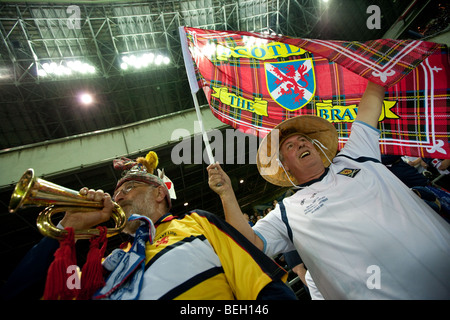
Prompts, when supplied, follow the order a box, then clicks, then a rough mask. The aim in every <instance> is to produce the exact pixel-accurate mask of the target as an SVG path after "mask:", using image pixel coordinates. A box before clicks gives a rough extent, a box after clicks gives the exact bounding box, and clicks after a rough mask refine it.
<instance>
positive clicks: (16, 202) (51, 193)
mask: <svg viewBox="0 0 450 320" xmlns="http://www.w3.org/2000/svg"><path fill="white" fill-rule="evenodd" d="M113 205H114V208H113V212H112V218H113V220H114V222H115V227H114V228H108V230H107V236H108V237H112V236H114V235H116V234H119V233H120V232H121V231H122V230H123V228H124V227H125V224H126V223H127V218H126V215H125V212H124V211H123V210H122V208H121V207H120V206H119V205H118V204H117V203H115V202H113ZM28 207H46V208H45V209H44V210H43V211H42V212H41V213H40V214H39V216H38V218H37V221H36V224H37V227H38V229H39V231H40V232H41V233H42V234H43V235H44V236H47V237H51V238H55V239H63V238H64V237H65V235H66V234H67V231H65V230H62V229H59V228H57V227H55V225H54V224H53V222H52V220H51V217H52V215H53V214H55V213H57V212H63V211H67V210H74V209H76V210H77V211H92V210H93V209H94V210H95V209H101V208H103V202H102V201H91V200H88V199H87V198H86V197H85V196H82V195H80V194H79V192H77V191H75V190H71V189H68V188H65V187H62V186H59V185H57V184H54V183H51V182H49V181H46V180H43V179H40V178H37V177H36V176H35V174H34V170H33V169H31V168H30V169H28V170H27V171H25V173H24V174H23V175H22V177H21V178H20V180H19V182H18V183H17V184H16V186H15V188H14V191H13V194H12V196H11V199H10V202H9V212H10V213H16V212H17V211H19V210H20V209H24V208H28ZM99 234H100V231H99V230H98V229H86V230H75V238H76V239H89V238H91V237H93V236H96V235H99Z"/></svg>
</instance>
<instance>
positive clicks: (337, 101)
mask: <svg viewBox="0 0 450 320" xmlns="http://www.w3.org/2000/svg"><path fill="white" fill-rule="evenodd" d="M184 29H185V31H186V36H187V39H188V47H189V50H190V53H191V55H192V58H193V61H194V63H195V71H196V77H197V80H198V84H199V86H200V88H202V89H203V91H204V93H205V95H206V98H207V100H208V102H209V105H210V108H211V111H212V112H213V114H214V115H215V116H216V117H217V118H218V119H219V120H220V121H222V122H224V123H226V124H229V125H231V126H232V127H233V128H236V129H239V130H241V131H243V132H245V133H249V134H253V135H260V136H264V135H266V134H267V133H268V132H269V131H270V130H271V129H272V128H273V127H275V126H276V125H277V124H278V123H280V122H282V121H284V120H286V119H289V118H291V117H295V116H297V115H301V114H313V115H318V116H322V117H323V118H326V119H327V120H329V121H332V123H333V124H334V125H335V127H336V129H337V130H338V133H339V142H340V143H339V148H342V146H343V145H344V144H345V142H346V140H347V138H348V134H349V131H350V129H351V123H352V121H353V120H352V119H351V118H352V117H353V118H354V116H356V110H355V108H356V107H357V105H358V103H359V100H360V98H361V96H362V94H363V92H364V90H365V87H366V85H367V81H368V80H370V81H373V82H376V83H378V84H381V85H383V86H384V87H385V88H386V94H385V101H388V102H387V104H386V105H389V106H390V107H391V108H390V111H391V112H389V110H387V115H388V118H385V119H383V120H382V121H380V122H379V127H378V128H379V129H380V130H381V138H380V147H381V152H382V154H393V155H409V156H420V157H425V158H439V159H444V158H450V146H449V134H448V132H449V127H450V115H449V114H448V110H449V103H450V102H449V101H450V100H449V97H450V89H449V82H450V72H449V70H450V67H449V61H448V50H447V47H446V46H444V45H440V44H436V43H432V42H424V41H415V40H414V41H413V40H391V39H379V40H372V41H367V42H364V43H361V42H356V41H353V42H344V41H324V40H314V39H296V38H289V37H278V36H268V35H262V34H258V33H249V32H235V31H213V30H203V29H196V28H188V27H185V28H184ZM249 39H250V41H255V39H259V40H257V41H260V42H261V41H262V43H263V44H262V45H258V44H256V45H254V46H250V47H248V49H245V48H244V47H245V45H246V43H248V42H246V41H248V40H249ZM213 43H214V44H215V45H216V46H215V47H213V46H212V44H213ZM279 44H285V47H283V46H282V45H279ZM288 44H289V45H291V46H290V47H288V46H287V45H288ZM218 45H221V46H222V48H226V49H223V50H221V49H220V47H219V46H218ZM212 48H214V50H211V49H212ZM236 48H238V50H237V51H233V50H232V49H236ZM298 48H301V49H303V50H304V52H298V53H296V52H297V51H296V50H297V49H298ZM230 50H231V51H230ZM282 50H285V51H286V50H287V51H286V52H287V54H284V55H278V56H277V55H276V53H279V52H281V51H282ZM220 52H222V53H223V52H228V55H226V54H225V56H223V55H221V53H220ZM230 52H234V54H229V53H230ZM269 52H270V53H272V56H270V55H269V54H267V53H269ZM244 53H246V54H244ZM263 53H266V54H267V57H266V56H264V57H263ZM294 53H296V54H294ZM233 55H234V56H233ZM266 58H267V59H266ZM308 58H312V59H313V68H312V69H313V71H312V70H311V71H310V72H311V73H306V74H303V78H302V79H303V80H300V81H299V82H297V84H295V83H294V82H292V81H291V83H290V84H289V86H291V87H292V86H294V87H295V86H296V90H297V91H294V88H291V89H290V90H289V89H287V88H290V87H289V86H287V87H286V84H284V85H285V87H284V89H279V88H278V90H283V94H281V95H280V96H282V97H281V98H284V99H288V100H287V101H289V98H290V97H292V99H291V100H292V102H290V103H292V105H287V104H284V106H283V104H280V102H279V101H278V100H276V99H275V98H274V97H273V96H272V93H273V92H276V90H275V91H273V92H271V90H274V89H273V88H276V85H278V84H279V83H281V82H282V81H281V80H277V78H274V79H275V82H274V81H272V82H270V81H268V79H269V73H270V72H269V71H267V72H266V69H267V70H269V69H270V68H271V67H272V68H273V69H277V70H276V71H277V72H278V71H279V70H281V71H282V72H284V75H283V76H284V78H285V79H287V78H288V77H287V75H293V74H294V72H293V71H294V69H293V67H292V66H291V67H289V66H288V65H287V64H285V62H289V64H292V63H301V62H303V61H305V59H308ZM299 61H300V62H299ZM278 66H279V67H278ZM289 68H291V69H289ZM305 69H307V68H306V67H305V66H300V67H297V71H298V72H300V74H301V72H302V71H304V70H305ZM270 70H272V69H270ZM291 78H292V77H291ZM312 78H314V82H315V88H314V89H310V90H309V93H310V94H311V95H310V100H309V101H308V102H307V103H305V104H304V105H303V106H301V107H299V106H300V105H301V104H300V103H299V102H298V100H299V95H298V94H297V93H298V92H302V93H305V92H306V93H308V91H307V90H306V89H305V88H303V86H305V84H310V83H312ZM278 79H280V78H278ZM283 81H284V80H283ZM286 83H287V82H286ZM281 86H282V85H281ZM213 88H215V89H213ZM219 88H226V89H222V91H220V94H219V93H218V92H217V90H218V89H219ZM305 90H306V91H305ZM300 96H301V95H300ZM227 99H228V100H227ZM258 99H260V100H258ZM277 99H279V98H277ZM305 99H306V98H305ZM257 101H259V102H258V103H259V104H261V105H265V104H266V105H267V108H266V109H264V108H262V110H265V111H266V112H267V115H263V114H259V115H258V114H257V113H255V112H252V111H250V110H249V108H252V107H254V106H256V105H257V103H256V102H257ZM261 101H262V103H261ZM303 101H306V100H303ZM298 107H299V108H298ZM255 108H256V107H255ZM332 109H333V110H332ZM327 117H328V118H327ZM341 118H342V119H344V120H341ZM334 121H336V122H334Z"/></svg>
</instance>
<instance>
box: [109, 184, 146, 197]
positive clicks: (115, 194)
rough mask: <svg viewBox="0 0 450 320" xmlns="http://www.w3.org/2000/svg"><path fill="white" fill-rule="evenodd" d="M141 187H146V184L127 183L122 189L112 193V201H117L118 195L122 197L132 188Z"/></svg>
mask: <svg viewBox="0 0 450 320" xmlns="http://www.w3.org/2000/svg"><path fill="white" fill-rule="evenodd" d="M143 186H148V184H147V183H144V182H136V181H131V182H129V183H126V184H124V186H123V188H122V189H120V190H118V191H117V192H115V193H114V195H113V199H117V197H118V196H119V194H120V193H123V194H124V195H126V194H128V193H129V192H130V191H131V190H133V189H134V188H137V187H143Z"/></svg>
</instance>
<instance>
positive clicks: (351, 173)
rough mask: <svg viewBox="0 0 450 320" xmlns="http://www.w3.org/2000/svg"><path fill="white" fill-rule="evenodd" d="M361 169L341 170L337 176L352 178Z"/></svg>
mask: <svg viewBox="0 0 450 320" xmlns="http://www.w3.org/2000/svg"><path fill="white" fill-rule="evenodd" d="M360 171H361V169H349V168H345V169H343V170H341V171H340V172H338V174H341V175H343V176H347V177H350V178H354V177H355V176H356V175H357V174H358V172H360Z"/></svg>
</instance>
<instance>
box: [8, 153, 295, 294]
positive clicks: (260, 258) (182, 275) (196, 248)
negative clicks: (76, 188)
mask: <svg viewBox="0 0 450 320" xmlns="http://www.w3.org/2000/svg"><path fill="white" fill-rule="evenodd" d="M157 164H158V159H157V156H156V154H155V153H154V152H150V153H149V154H148V155H147V157H145V158H138V159H137V161H136V162H135V161H131V160H129V159H126V158H122V159H120V160H117V161H115V163H114V166H115V168H116V169H121V170H126V171H125V172H126V174H125V175H124V176H123V177H122V178H121V179H120V180H119V182H118V183H117V186H116V188H115V191H114V195H113V199H112V198H111V196H110V195H109V194H107V193H104V192H103V191H101V190H97V191H95V190H88V189H87V188H83V189H81V190H80V193H81V194H82V195H85V196H86V197H87V198H88V199H90V200H93V201H100V200H103V203H104V207H103V209H101V210H98V211H91V212H76V211H68V212H66V214H65V216H64V218H63V219H62V220H61V222H60V225H61V226H63V227H65V228H67V227H72V228H74V229H75V230H79V229H89V228H91V227H93V226H95V225H97V224H99V223H102V222H105V221H107V220H109V219H110V217H111V212H112V207H113V200H114V201H115V202H116V203H117V204H119V205H120V206H121V207H122V209H123V210H124V211H125V213H126V215H127V217H128V218H129V220H128V223H127V225H126V226H125V229H124V232H126V233H128V234H130V235H132V236H134V241H133V242H131V243H129V244H128V245H127V246H126V248H124V249H116V250H114V251H113V252H112V254H111V255H109V256H108V257H107V258H106V259H105V260H104V262H103V267H104V268H105V270H106V271H107V272H108V276H107V277H106V278H105V285H104V286H103V287H102V288H100V289H99V290H98V291H97V292H96V293H95V294H94V295H93V296H92V299H111V300H115V299H117V300H119V299H120V300H131V299H146V300H155V299H164V300H170V299H186V300H193V299H195V300H210V299H221V300H228V299H239V300H240V299H244V300H254V299H290V300H292V299H296V297H295V295H294V294H293V292H292V290H291V289H290V288H289V287H287V286H286V284H285V283H284V281H285V280H286V278H287V274H286V271H284V270H283V269H281V268H280V267H279V266H278V265H277V264H276V263H274V262H273V261H272V260H271V259H269V258H268V257H267V256H266V255H264V254H263V253H262V252H261V251H260V250H258V249H257V248H256V247H254V246H253V245H251V244H250V243H249V242H248V241H247V240H246V239H245V238H244V237H243V236H242V235H241V234H240V233H239V232H237V231H236V230H235V229H234V228H232V227H231V226H230V225H229V224H228V223H226V222H225V221H223V220H222V219H219V218H218V217H216V216H214V215H212V214H210V213H208V212H205V211H201V210H195V211H191V212H188V213H185V214H181V215H177V216H175V215H172V214H171V213H170V209H171V196H170V193H171V192H170V191H172V190H173V185H172V184H171V183H170V184H167V185H166V184H165V183H164V181H163V180H162V178H164V176H163V174H162V175H161V177H158V176H157V175H154V174H153V171H154V170H155V168H156V166H157ZM168 185H169V187H170V189H169V188H168ZM46 241H48V240H46ZM53 241H56V240H53ZM43 250H45V248H44V249H43ZM52 250H54V248H53V249H52ZM47 251H48V250H47ZM41 252H42V250H41ZM45 255H47V256H49V253H48V252H47V253H46V254H45ZM30 256H31V257H34V259H31V258H29V259H25V262H24V263H25V265H28V266H29V267H30V268H31V267H33V266H35V265H34V263H33V262H35V261H36V259H38V257H40V256H43V255H41V253H39V252H35V253H34V255H33V254H31V255H29V256H28V257H30ZM139 259H141V260H142V261H141V260H139ZM41 264H42V263H41ZM19 269H21V270H24V269H25V268H24V267H21V268H19ZM81 277H83V274H82V275H81ZM13 278H14V277H13ZM13 285H14V284H7V286H6V287H7V288H6V289H5V290H4V292H7V291H8V288H13Z"/></svg>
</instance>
